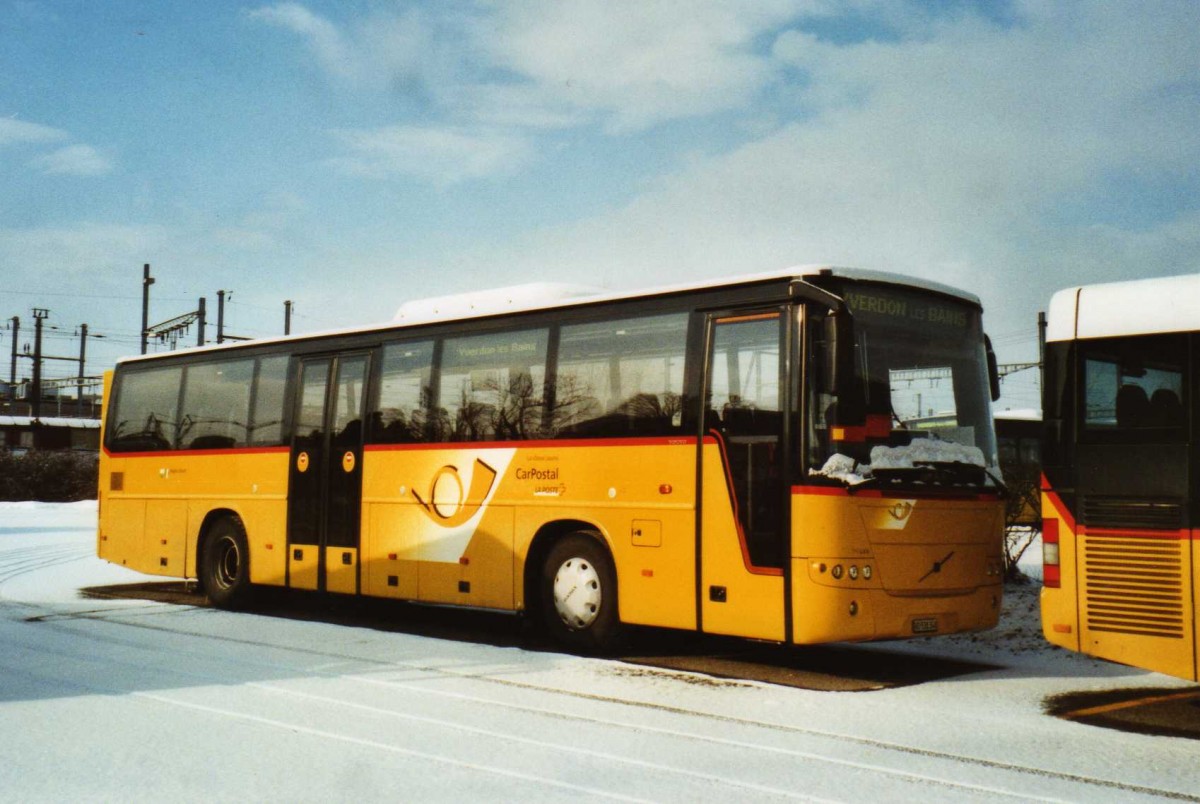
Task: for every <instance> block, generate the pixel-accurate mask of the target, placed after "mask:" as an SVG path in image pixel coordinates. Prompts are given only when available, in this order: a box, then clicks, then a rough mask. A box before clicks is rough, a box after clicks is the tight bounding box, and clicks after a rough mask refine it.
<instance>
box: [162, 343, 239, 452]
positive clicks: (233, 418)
mask: <svg viewBox="0 0 1200 804" xmlns="http://www.w3.org/2000/svg"><path fill="white" fill-rule="evenodd" d="M253 378H254V360H252V359H241V360H223V361H220V362H216V363H198V364H196V365H193V366H188V368H187V374H186V378H185V380H184V392H183V409H182V416H181V418H180V428H179V430H180V432H179V442H180V443H179V445H180V447H181V448H182V449H225V448H230V447H244V446H246V434H247V425H248V423H249V420H250V390H251V384H252V381H253Z"/></svg>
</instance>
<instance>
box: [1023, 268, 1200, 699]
mask: <svg viewBox="0 0 1200 804" xmlns="http://www.w3.org/2000/svg"><path fill="white" fill-rule="evenodd" d="M1198 294H1200V275H1190V276H1174V277H1164V278H1156V279H1142V280H1135V281H1129V282H1112V283H1106V284H1099V285H1086V286H1082V287H1075V288H1069V289H1066V290H1061V291H1059V292H1058V293H1055V294H1054V296H1053V297H1052V298H1051V300H1050V309H1049V313H1048V322H1047V327H1046V348H1045V376H1044V383H1043V401H1042V407H1043V411H1044V421H1045V425H1046V429H1045V433H1044V444H1043V446H1042V472H1043V477H1042V550H1043V586H1042V631H1043V632H1044V634H1045V636H1046V639H1048V640H1049V641H1050V642H1052V643H1054V644H1056V645H1060V646H1062V647H1064V648H1067V649H1069V650H1074V651H1080V652H1083V653H1087V654H1090V655H1092V656H1098V657H1100V658H1103V659H1108V660H1111V661H1115V662H1120V663H1122V664H1128V665H1133V666H1135V667H1142V668H1146V669H1148V670H1156V671H1158V672H1160V673H1167V674H1169V675H1172V676H1178V677H1180V678H1186V679H1191V680H1192V681H1197V680H1200V676H1198V674H1197V667H1198V665H1200V652H1198V651H1197V644H1198V641H1197V640H1198V638H1200V633H1198V630H1197V628H1198V626H1197V621H1196V579H1197V576H1198V574H1200V553H1198V552H1197V551H1196V549H1195V544H1196V536H1197V533H1200V531H1197V530H1196V522H1197V519H1198V517H1197V514H1196V512H1195V510H1193V509H1194V504H1193V501H1192V498H1193V496H1194V495H1193V494H1192V492H1193V491H1195V489H1196V479H1195V478H1196V474H1195V473H1196V467H1197V466H1198V465H1200V464H1198V463H1197V460H1198V458H1200V451H1198V446H1197V435H1196V433H1195V428H1197V426H1198V424H1197V421H1196V417H1195V416H1194V415H1193V413H1194V412H1195V410H1196V401H1195V400H1196V397H1195V396H1194V394H1195V389H1196V387H1197V386H1196V378H1197V376H1200V375H1198V374H1197V367H1196V359H1197V358H1196V355H1197V345H1198V341H1197V337H1198V334H1200V309H1198V308H1197V304H1196V299H1197V297H1198Z"/></svg>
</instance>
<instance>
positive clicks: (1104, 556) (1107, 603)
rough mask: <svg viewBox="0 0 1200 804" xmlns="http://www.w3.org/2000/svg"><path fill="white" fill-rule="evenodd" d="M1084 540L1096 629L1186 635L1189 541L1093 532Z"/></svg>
mask: <svg viewBox="0 0 1200 804" xmlns="http://www.w3.org/2000/svg"><path fill="white" fill-rule="evenodd" d="M1082 544H1083V552H1082V557H1083V597H1084V603H1085V607H1086V609H1085V615H1086V622H1087V627H1088V628H1089V629H1090V630H1092V631H1108V632H1112V633H1118V634H1139V635H1142V636H1156V637H1166V638H1170V639H1182V638H1183V635H1184V623H1185V620H1184V601H1183V598H1184V580H1185V579H1184V558H1185V549H1184V548H1185V544H1186V543H1185V542H1183V541H1182V540H1180V539H1177V538H1162V539H1156V538H1139V537H1133V536H1121V535H1119V534H1117V535H1109V534H1102V535H1098V534H1094V533H1088V534H1086V535H1084V536H1083V539H1082Z"/></svg>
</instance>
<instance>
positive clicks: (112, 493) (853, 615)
mask: <svg viewBox="0 0 1200 804" xmlns="http://www.w3.org/2000/svg"><path fill="white" fill-rule="evenodd" d="M697 454H698V450H697V444H696V439H694V438H678V439H662V438H656V439H645V440H643V441H639V440H636V439H635V440H630V441H627V442H621V441H616V440H614V441H600V442H584V441H579V442H550V443H540V444H539V443H534V444H517V445H513V444H499V445H495V446H493V445H487V444H484V445H479V444H475V445H462V446H455V445H419V446H403V447H385V446H368V447H367V448H366V450H365V451H364V454H363V483H362V493H363V499H362V509H361V539H360V545H359V548H358V549H354V548H337V547H328V548H325V554H324V559H325V561H324V563H325V568H326V578H325V586H326V588H327V589H328V590H329V591H333V592H339V593H343V594H363V595H368V596H375V597H388V598H396V599H404V600H415V601H423V602H429V603H439V604H455V605H464V606H473V607H483V608H491V609H501V610H510V611H521V610H525V609H527V608H528V607H529V606H530V603H531V601H529V600H526V599H525V595H526V578H527V577H529V576H530V575H533V576H534V577H536V575H537V573H540V572H541V567H537V566H530V565H529V556H530V551H531V547H532V545H533V542H534V539H535V538H536V537H537V536H538V534H539V533H540V532H542V531H544V530H545V529H546V528H548V527H549V528H555V529H556V532H562V531H565V530H572V529H580V530H588V531H591V532H594V533H595V534H597V535H598V536H599V538H600V539H601V540H602V541H603V542H604V544H605V546H606V547H607V548H608V550H609V551H610V553H611V555H612V557H613V562H614V565H615V567H616V571H617V578H618V587H619V593H618V601H619V606H620V619H621V620H622V621H623V622H626V623H631V624H638V625H651V626H660V627H669V628H678V629H685V630H694V629H696V628H697V627H698V623H697V611H696V606H697V599H698V598H699V600H700V606H701V611H702V616H703V623H702V625H701V626H700V627H702V629H703V630H704V631H705V632H710V633H718V634H728V635H733V636H743V637H751V638H757V639H765V640H772V641H779V642H782V641H786V640H787V631H786V623H785V614H786V613H787V607H788V606H789V605H790V606H791V616H792V621H793V633H792V641H794V642H796V643H815V642H828V641H841V640H866V639H882V638H897V637H906V636H912V635H914V633H918V634H919V633H926V632H927V631H919V630H918V626H920V627H921V628H928V627H930V626H929V624H930V623H932V627H933V628H934V630H933V631H928V633H947V632H950V631H955V630H970V629H978V628H987V627H990V626H992V625H994V624H995V622H996V618H997V615H998V611H999V598H1000V575H999V573H998V572H997V573H996V574H995V575H994V576H993V575H990V574H987V575H985V568H988V567H990V565H991V563H994V564H995V566H997V567H999V566H1000V536H999V534H1000V528H1001V527H1002V511H1001V507H1000V504H999V503H998V502H994V501H989V500H976V499H963V500H928V499H922V500H917V501H912V500H905V499H899V498H892V497H880V496H879V495H878V494H876V495H875V496H873V497H872V496H868V495H850V494H847V493H845V492H844V491H840V490H838V491H836V492H835V491H833V490H825V492H823V493H808V491H809V490H805V489H801V490H800V491H799V492H798V493H793V495H792V502H791V505H792V511H791V516H792V529H793V536H792V539H791V544H792V549H791V559H790V561H791V566H790V571H791V573H792V579H791V583H792V600H791V601H790V603H789V601H787V600H786V599H785V579H784V575H783V570H782V568H778V567H774V568H772V567H765V568H764V567H755V566H752V565H751V563H750V560H749V555H748V552H747V550H746V547H745V544H744V541H745V540H744V537H743V536H742V534H741V532H740V530H739V526H738V521H737V515H736V511H735V509H734V503H733V500H732V499H731V497H730V492H729V484H728V481H727V478H726V475H725V469H724V466H723V464H722V459H721V453H720V450H719V447H718V446H717V445H715V444H713V443H711V442H707V443H705V444H704V446H703V447H702V448H701V449H700V451H699V455H700V458H701V460H702V464H701V470H702V477H703V478H704V488H703V493H702V499H698V495H697V488H696V477H697V473H696V460H697ZM289 463H290V453H289V450H288V449H287V448H271V449H262V450H255V449H249V450H236V451H228V452H221V451H214V452H211V453H210V452H187V451H184V452H166V453H159V454H132V455H109V454H107V453H102V456H101V467H100V499H101V516H100V529H99V533H98V553H99V555H100V557H102V558H104V559H106V560H109V561H112V562H113V563H116V564H120V565H123V566H127V567H130V568H132V569H135V570H139V571H141V572H145V573H148V574H155V575H167V576H172V577H195V576H196V573H197V566H196V564H197V559H198V553H197V547H198V542H199V539H200V536H201V533H202V530H203V527H204V524H205V522H206V520H207V519H208V517H210V515H213V514H214V513H216V512H222V511H229V512H232V513H234V514H236V515H237V516H238V517H240V519H241V521H242V523H243V524H244V526H245V530H246V535H247V541H248V547H249V550H250V567H251V579H252V581H253V582H254V583H256V584H263V585H271V586H285V585H287V586H291V587H292V588H298V589H316V588H318V582H319V577H318V572H319V559H320V553H319V550H320V549H321V548H319V547H317V546H315V545H295V546H294V547H293V549H291V550H290V551H289V546H288V542H287V510H288V509H287V485H288V467H289ZM698 502H700V503H701V506H700V508H701V512H702V513H701V516H702V521H701V522H700V526H701V529H702V533H703V537H702V539H701V544H702V550H703V554H702V555H701V556H700V559H701V561H700V568H701V585H700V588H699V589H697V585H696V566H697V555H696V549H697V536H696V515H697V503H698ZM906 506H909V507H906ZM564 523H565V524H564ZM897 523H901V524H902V525H903V526H902V527H900V526H898V525H897ZM948 533H949V534H957V536H956V537H955V538H954V539H951V541H950V543H947V542H946V534H948ZM289 552H290V556H289ZM951 552H952V553H953V556H951V557H950V558H947V554H948V553H951ZM289 559H290V576H289ZM935 563H939V569H938V571H936V572H931V568H932V567H933V565H934V564H935ZM839 564H840V565H843V567H844V568H845V570H848V568H849V567H850V566H851V565H854V566H855V567H856V568H858V572H859V576H858V577H857V578H856V579H850V578H849V577H847V576H845V575H844V576H843V577H842V578H840V579H834V578H833V577H832V574H831V573H832V569H833V567H834V566H835V565H839ZM868 565H869V566H870V567H871V571H872V577H871V578H869V579H867V578H865V577H863V574H862V568H863V567H866V566H868ZM822 568H823V569H822Z"/></svg>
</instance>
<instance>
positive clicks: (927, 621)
mask: <svg viewBox="0 0 1200 804" xmlns="http://www.w3.org/2000/svg"><path fill="white" fill-rule="evenodd" d="M912 630H913V633H914V634H936V633H937V630H938V623H937V617H916V618H914V619H913V621H912Z"/></svg>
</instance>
